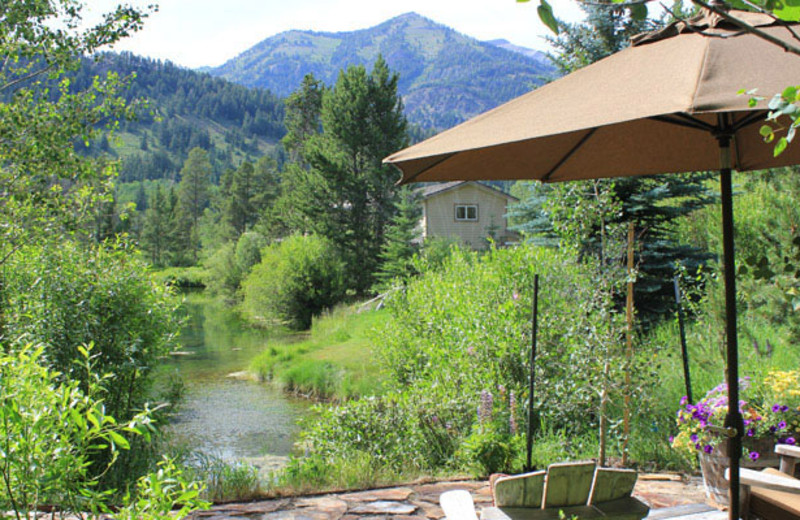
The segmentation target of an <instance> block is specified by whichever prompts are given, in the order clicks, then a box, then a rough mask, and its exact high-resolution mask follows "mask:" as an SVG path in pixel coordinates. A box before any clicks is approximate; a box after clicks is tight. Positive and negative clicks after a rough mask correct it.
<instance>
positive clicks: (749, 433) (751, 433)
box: [747, 428, 756, 460]
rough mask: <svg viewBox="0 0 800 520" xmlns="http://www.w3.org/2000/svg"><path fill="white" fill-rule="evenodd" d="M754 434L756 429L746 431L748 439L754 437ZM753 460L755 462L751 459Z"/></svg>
mask: <svg viewBox="0 0 800 520" xmlns="http://www.w3.org/2000/svg"><path fill="white" fill-rule="evenodd" d="M755 434H756V429H755V428H750V429H748V430H747V436H748V437H753V436H755ZM753 460H755V459H753Z"/></svg>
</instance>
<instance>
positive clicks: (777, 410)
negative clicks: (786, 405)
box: [772, 404, 781, 412]
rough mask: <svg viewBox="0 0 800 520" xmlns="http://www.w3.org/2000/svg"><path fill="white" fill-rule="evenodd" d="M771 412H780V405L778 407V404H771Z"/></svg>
mask: <svg viewBox="0 0 800 520" xmlns="http://www.w3.org/2000/svg"><path fill="white" fill-rule="evenodd" d="M772 411H773V412H780V411H781V405H779V404H773V405H772Z"/></svg>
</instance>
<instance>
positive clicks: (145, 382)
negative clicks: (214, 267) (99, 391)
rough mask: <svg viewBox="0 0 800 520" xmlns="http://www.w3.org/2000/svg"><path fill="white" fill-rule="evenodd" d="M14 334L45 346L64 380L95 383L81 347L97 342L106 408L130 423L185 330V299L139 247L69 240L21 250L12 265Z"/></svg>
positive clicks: (10, 329) (9, 321)
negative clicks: (161, 281) (181, 302)
mask: <svg viewBox="0 0 800 520" xmlns="http://www.w3.org/2000/svg"><path fill="white" fill-rule="evenodd" d="M6 276H7V278H6V280H7V282H6V283H7V286H6V289H7V293H6V294H7V298H8V308H9V309H10V310H11V311H10V312H9V313H8V316H7V331H8V335H9V337H12V338H14V337H24V338H25V339H26V341H33V342H37V343H42V344H44V345H45V352H44V360H45V361H46V362H47V364H48V365H49V366H50V367H51V368H52V369H54V370H56V371H57V372H59V373H60V374H61V377H62V379H64V380H75V381H80V382H81V383H82V385H83V387H84V388H86V385H87V384H88V381H87V380H86V374H85V373H84V372H82V371H81V370H80V369H79V367H78V366H77V365H76V364H75V361H76V360H78V359H80V355H79V353H78V350H77V349H76V347H75V346H76V345H82V344H89V343H91V344H93V345H94V349H93V352H94V353H95V355H96V356H97V358H96V360H95V361H94V362H95V364H96V369H97V371H98V372H100V373H103V374H110V375H111V378H110V379H109V380H108V381H107V383H106V384H105V396H104V404H105V407H106V411H107V412H108V413H109V414H110V415H113V416H114V417H116V418H117V419H119V420H122V421H127V420H128V419H130V418H131V417H132V416H133V415H135V413H136V410H140V409H141V408H142V407H143V406H144V404H145V402H146V401H147V400H148V398H149V397H150V395H149V393H148V392H149V390H150V385H151V383H152V381H151V378H150V374H151V371H152V370H153V369H154V368H155V366H156V364H157V360H158V358H159V357H160V356H162V355H164V354H166V353H167V352H168V350H169V349H170V347H171V346H172V345H173V341H174V338H175V335H176V334H177V331H178V329H179V322H178V321H177V318H176V313H175V310H176V308H177V304H178V302H177V301H176V299H175V298H173V297H172V295H171V293H170V291H169V290H168V289H167V288H166V287H164V286H160V285H158V284H156V283H154V282H153V281H152V280H151V278H150V276H149V274H148V271H147V268H146V266H145V264H144V263H143V262H142V261H141V259H140V258H139V256H138V254H137V253H136V252H135V250H133V249H130V248H127V247H125V246H123V245H112V246H91V245H86V246H85V245H82V244H78V243H74V242H65V243H62V244H59V245H58V246H55V247H50V248H38V247H28V248H24V249H21V250H20V251H19V252H18V253H17V254H16V255H15V256H14V257H13V258H12V259H11V260H10V262H9V264H8V265H7V267H6Z"/></svg>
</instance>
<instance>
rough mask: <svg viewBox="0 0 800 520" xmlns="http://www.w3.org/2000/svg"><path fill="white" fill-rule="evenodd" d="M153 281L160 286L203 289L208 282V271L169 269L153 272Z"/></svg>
mask: <svg viewBox="0 0 800 520" xmlns="http://www.w3.org/2000/svg"><path fill="white" fill-rule="evenodd" d="M153 280H154V281H155V282H156V283H157V284H159V285H169V286H171V287H180V288H182V289H202V288H204V287H205V286H206V284H207V282H208V271H206V270H205V269H204V268H202V267H167V268H164V269H158V270H156V271H153Z"/></svg>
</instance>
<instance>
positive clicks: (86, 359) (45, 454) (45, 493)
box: [0, 345, 204, 519]
mask: <svg viewBox="0 0 800 520" xmlns="http://www.w3.org/2000/svg"><path fill="white" fill-rule="evenodd" d="M12 346H13V347H14V348H11V349H10V350H11V353H8V352H6V351H5V350H3V349H0V443H2V446H3V448H2V458H0V475H2V480H3V484H4V485H3V486H0V511H12V512H13V513H14V514H15V515H16V518H21V517H24V518H28V517H29V514H31V513H35V512H36V511H37V510H38V509H39V508H40V506H43V505H48V506H51V507H53V508H54V513H53V516H54V517H55V516H56V513H81V514H83V513H86V512H91V513H100V512H107V511H108V510H109V506H110V500H111V499H112V496H113V493H112V491H108V492H103V491H101V490H100V489H98V483H99V481H100V480H99V476H98V474H97V473H96V472H92V471H90V463H91V461H92V460H95V459H96V457H95V455H96V454H98V453H107V452H109V451H110V453H111V457H109V458H107V459H106V460H107V463H106V465H105V467H104V468H102V469H103V470H104V471H107V470H109V469H111V468H112V467H113V466H114V464H115V463H116V461H117V460H118V457H119V455H120V453H121V452H124V451H126V450H128V449H129V446H130V445H129V442H128V440H127V439H126V437H127V436H130V435H132V434H133V435H143V434H144V435H145V436H146V435H147V434H148V433H149V429H148V425H149V423H150V421H151V419H152V417H151V415H150V413H149V411H147V410H145V411H144V412H142V413H139V414H137V415H136V416H134V417H133V418H132V419H131V420H130V421H125V422H118V421H117V420H115V419H114V417H112V416H110V415H108V414H107V413H106V410H105V407H104V403H103V400H102V396H103V395H105V392H106V390H105V388H106V386H107V384H106V383H107V379H108V378H109V377H110V376H109V375H103V376H101V375H100V373H98V371H97V370H96V366H95V364H94V363H95V362H96V360H97V355H96V353H95V352H94V350H93V348H92V347H91V346H87V347H86V348H84V347H79V348H78V349H77V350H78V352H79V359H78V360H77V361H76V367H77V369H79V370H82V371H84V372H85V377H83V378H82V379H83V381H84V383H83V385H79V383H78V382H77V380H75V381H67V382H64V381H61V380H60V379H61V378H60V377H59V374H58V373H57V372H55V371H53V370H50V369H48V368H46V367H45V366H43V364H42V363H41V362H42V361H43V358H44V348H43V347H38V348H35V347H32V346H31V345H12ZM81 386H85V388H86V390H82V389H81V388H80V387H81ZM173 470H174V468H172V467H170V466H169V465H167V466H166V467H163V468H162V469H161V470H159V472H157V473H153V474H150V475H148V476H147V477H145V478H143V479H142V480H141V481H140V484H139V485H138V487H137V490H136V493H135V494H134V495H131V494H130V493H128V494H127V495H126V496H125V497H124V498H123V500H122V505H123V508H122V510H121V511H120V514H119V515H117V516H116V517H117V518H120V519H122V518H149V519H167V518H171V516H170V515H169V513H170V510H171V509H172V508H173V507H174V506H175V504H176V502H180V503H181V505H182V506H183V509H182V510H181V511H180V514H179V516H178V518H183V517H185V516H186V515H187V514H188V513H189V512H191V511H193V510H194V509H197V508H198V507H203V505H204V504H202V503H201V502H199V501H197V500H195V497H196V493H195V492H196V491H199V488H198V487H197V486H196V485H195V484H187V483H186V482H185V481H184V480H183V479H182V478H181V475H180V473H179V472H176V471H173ZM176 489H177V490H180V492H179V493H178V492H176V491H175V490H176ZM136 504H138V506H137V505H136ZM139 506H141V507H139ZM132 508H133V509H135V510H136V513H135V514H130V515H128V514H126V512H127V511H128V510H131V509H132ZM145 510H147V511H148V513H147V514H143V513H144V511H145Z"/></svg>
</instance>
